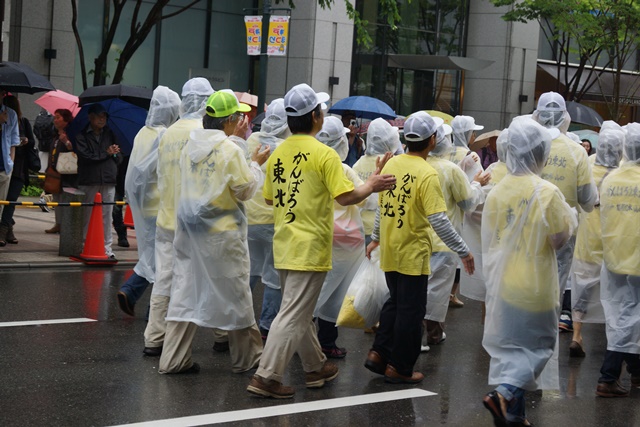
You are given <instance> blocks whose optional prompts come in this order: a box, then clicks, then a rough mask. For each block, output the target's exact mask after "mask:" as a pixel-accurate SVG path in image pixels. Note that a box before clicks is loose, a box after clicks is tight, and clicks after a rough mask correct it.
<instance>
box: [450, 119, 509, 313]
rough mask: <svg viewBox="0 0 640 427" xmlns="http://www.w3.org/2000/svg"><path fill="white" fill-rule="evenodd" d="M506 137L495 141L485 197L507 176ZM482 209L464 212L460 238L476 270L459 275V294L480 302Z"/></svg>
mask: <svg viewBox="0 0 640 427" xmlns="http://www.w3.org/2000/svg"><path fill="white" fill-rule="evenodd" d="M507 135H508V132H507V130H506V129H505V130H503V131H502V132H501V133H500V135H499V136H498V139H497V140H496V153H497V155H498V161H497V162H495V163H492V164H491V166H489V167H488V168H487V170H486V171H485V172H486V173H487V175H489V177H490V180H489V183H488V184H487V185H485V186H484V187H482V190H483V191H484V194H485V197H486V195H487V194H489V192H490V191H491V189H492V188H493V187H495V186H496V184H498V183H499V182H500V181H501V180H502V178H504V177H505V175H506V174H507V165H506V163H505V161H506V158H507V144H506V143H507ZM483 209H484V203H482V204H479V205H478V206H477V207H476V209H475V210H474V211H473V212H466V213H465V215H464V224H463V225H462V233H461V236H462V238H463V239H464V241H465V242H467V244H468V245H469V249H470V250H471V252H472V253H474V254H476V255H475V257H476V270H475V272H474V273H473V274H472V275H471V276H470V275H468V274H467V273H466V272H465V271H462V272H461V274H460V293H461V294H462V295H464V296H465V297H467V298H471V299H473V300H476V301H482V302H484V300H485V296H486V294H487V286H486V284H485V277H484V274H483V271H482V239H481V237H480V234H481V230H480V229H481V226H482V210H483ZM482 308H483V311H482V318H483V321H484V309H485V306H484V304H483V306H482Z"/></svg>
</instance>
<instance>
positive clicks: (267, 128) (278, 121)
mask: <svg viewBox="0 0 640 427" xmlns="http://www.w3.org/2000/svg"><path fill="white" fill-rule="evenodd" d="M290 135H291V131H290V130H289V125H288V124H287V112H286V111H285V109H284V99H283V98H278V99H274V100H273V101H271V104H269V106H268V107H267V111H266V112H265V114H264V120H263V121H262V123H261V125H260V143H261V144H263V145H268V146H269V147H271V151H272V152H273V150H275V149H276V146H277V144H278V143H279V142H280V141H282V140H283V139H286V138H288V137H289V136H290Z"/></svg>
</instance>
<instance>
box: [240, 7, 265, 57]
mask: <svg viewBox="0 0 640 427" xmlns="http://www.w3.org/2000/svg"><path fill="white" fill-rule="evenodd" d="M244 23H245V26H246V27H247V55H260V47H261V43H262V16H260V15H258V16H245V17H244Z"/></svg>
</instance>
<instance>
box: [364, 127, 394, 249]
mask: <svg viewBox="0 0 640 427" xmlns="http://www.w3.org/2000/svg"><path fill="white" fill-rule="evenodd" d="M366 145H367V149H366V150H365V153H364V156H362V157H360V158H359V159H358V161H357V162H356V163H355V164H354V165H353V170H354V171H355V172H356V173H357V174H358V177H359V178H360V179H361V180H362V181H366V180H367V179H368V178H369V176H370V175H371V174H372V173H374V172H375V171H376V159H377V158H378V157H381V156H383V155H384V154H385V153H387V152H391V153H394V154H395V155H397V154H402V153H403V152H404V151H403V149H402V143H401V142H400V133H399V132H398V128H397V127H395V126H391V125H390V124H389V122H387V121H386V120H384V119H381V118H378V119H375V120H373V121H371V123H370V124H369V128H368V129H367V144H366ZM377 207H378V193H372V194H371V195H370V196H369V197H367V201H366V202H365V203H364V205H362V207H361V208H360V215H361V216H362V223H363V224H364V233H365V236H370V235H371V233H372V232H373V223H374V221H375V217H376V209H377Z"/></svg>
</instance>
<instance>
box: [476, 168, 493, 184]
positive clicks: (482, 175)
mask: <svg viewBox="0 0 640 427" xmlns="http://www.w3.org/2000/svg"><path fill="white" fill-rule="evenodd" d="M473 180H474V181H475V182H478V183H480V186H481V187H484V186H485V185H487V184H488V183H489V181H490V180H491V174H490V173H488V172H484V171H480V172H478V173H477V174H476V176H474V177H473Z"/></svg>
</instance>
